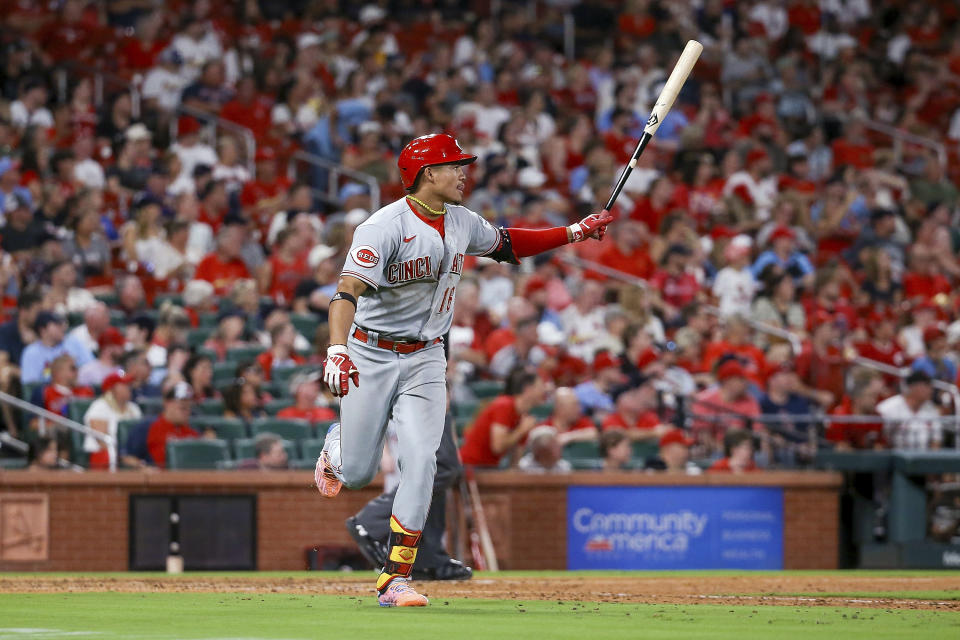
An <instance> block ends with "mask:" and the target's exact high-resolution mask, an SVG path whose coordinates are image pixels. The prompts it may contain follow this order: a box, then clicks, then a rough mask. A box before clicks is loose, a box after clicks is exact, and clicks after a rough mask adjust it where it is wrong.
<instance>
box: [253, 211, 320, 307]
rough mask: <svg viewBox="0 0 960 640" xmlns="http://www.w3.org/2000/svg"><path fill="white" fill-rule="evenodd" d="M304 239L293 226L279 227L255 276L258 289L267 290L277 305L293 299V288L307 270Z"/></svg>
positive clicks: (284, 304) (286, 303) (294, 288)
mask: <svg viewBox="0 0 960 640" xmlns="http://www.w3.org/2000/svg"><path fill="white" fill-rule="evenodd" d="M305 241H306V238H305V237H304V236H303V235H302V234H300V233H298V232H297V230H296V229H294V228H293V227H285V228H283V229H281V230H280V233H278V234H277V241H276V243H275V244H274V249H273V253H272V254H271V255H270V257H269V258H267V260H266V262H264V263H263V266H262V267H260V273H259V274H258V276H257V280H258V281H259V286H260V291H261V292H266V293H268V294H269V295H270V297H272V298H273V299H274V300H275V301H276V302H277V304H278V305H280V306H286V305H289V304H290V303H291V302H293V299H294V291H295V290H296V288H297V285H298V284H299V283H300V280H301V278H302V277H303V274H305V273H307V271H308V270H309V269H308V267H307V254H306V251H305V249H307V246H306V244H305Z"/></svg>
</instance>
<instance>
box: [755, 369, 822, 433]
mask: <svg viewBox="0 0 960 640" xmlns="http://www.w3.org/2000/svg"><path fill="white" fill-rule="evenodd" d="M798 385H799V381H798V379H797V373H796V371H795V370H794V368H793V364H792V363H790V362H783V363H780V364H778V365H776V366H775V367H773V368H772V369H771V370H770V371H769V373H768V376H767V392H766V393H765V394H763V396H762V397H761V398H760V412H761V413H762V414H763V415H782V416H802V415H810V413H811V412H812V410H813V405H811V403H810V400H808V399H807V398H805V397H803V396H801V395H798V394H797V393H795V390H796V389H797V387H798ZM767 426H768V428H769V429H770V430H771V431H772V432H774V433H780V434H781V435H783V436H784V437H785V438H787V439H788V440H791V441H794V442H804V441H806V439H807V429H808V428H809V427H810V423H809V422H806V421H801V422H790V421H784V422H779V423H772V424H769V425H767Z"/></svg>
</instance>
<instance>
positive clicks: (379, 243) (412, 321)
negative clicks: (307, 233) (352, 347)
mask: <svg viewBox="0 0 960 640" xmlns="http://www.w3.org/2000/svg"><path fill="white" fill-rule="evenodd" d="M443 226H444V235H443V237H442V238H441V237H440V233H439V232H438V231H437V230H436V229H434V228H433V227H431V226H430V225H428V224H427V223H426V222H424V221H423V220H422V219H421V218H420V217H419V216H418V215H417V214H416V213H414V212H413V209H412V208H411V205H410V203H409V201H408V200H407V199H406V198H401V199H400V200H397V201H396V202H393V203H391V204H388V205H387V206H385V207H383V208H382V209H380V210H379V211H377V212H376V213H374V214H373V215H372V216H370V217H369V218H368V219H367V220H366V221H365V222H364V223H363V224H361V225H360V226H359V227H357V229H356V231H355V232H354V235H353V244H352V245H351V246H350V253H349V255H348V256H347V259H346V263H345V264H344V266H343V272H342V273H343V275H348V276H353V277H355V278H359V279H360V280H362V281H364V282H365V283H367V284H368V285H370V288H369V289H368V290H367V291H366V292H365V293H364V295H362V296H361V297H360V299H359V300H358V301H357V313H356V315H355V316H354V322H355V323H356V324H357V326H359V327H363V328H365V329H370V330H374V331H378V332H379V333H380V335H381V336H383V337H385V338H392V339H407V340H433V339H434V338H437V337H440V336H442V335H444V334H445V333H446V332H447V331H448V330H449V329H450V324H451V322H452V320H453V302H454V298H455V296H456V288H457V283H458V282H460V276H461V273H462V272H463V258H464V256H465V255H469V256H484V255H487V254H489V253H491V252H492V251H494V250H495V249H496V248H497V246H498V245H499V242H500V232H499V231H498V230H497V229H496V228H495V227H494V226H493V225H491V224H490V223H489V222H487V221H486V220H484V219H483V218H482V217H481V216H480V215H478V214H476V213H474V212H473V211H470V210H469V209H467V208H466V207H461V206H458V205H451V204H448V205H447V214H446V215H445V216H444V221H443ZM428 300H429V301H430V304H429V305H428V304H426V302H427V301H428Z"/></svg>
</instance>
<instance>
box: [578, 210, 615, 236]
mask: <svg viewBox="0 0 960 640" xmlns="http://www.w3.org/2000/svg"><path fill="white" fill-rule="evenodd" d="M611 222H613V216H611V215H610V212H609V211H607V210H606V209H604V210H603V211H600V212H599V213H591V214H590V215H588V216H587V217H586V218H584V219H583V220H581V221H580V222H575V223H573V224H572V225H570V226H569V227H567V228H568V229H569V230H570V235H571V237H572V240H571V242H580V241H582V240H586V239H587V238H596V239H597V240H603V235H604V234H605V233H606V232H607V225H608V224H610V223H611Z"/></svg>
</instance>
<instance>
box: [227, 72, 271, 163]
mask: <svg viewBox="0 0 960 640" xmlns="http://www.w3.org/2000/svg"><path fill="white" fill-rule="evenodd" d="M272 103H273V101H272V100H270V99H269V98H267V97H266V96H265V95H263V94H259V93H257V81H256V79H255V78H254V77H253V76H243V77H242V78H240V80H238V81H237V95H236V97H235V98H234V99H233V100H231V101H229V102H227V103H226V104H225V105H223V109H221V110H220V117H221V118H223V119H224V120H229V121H230V122H236V123H237V124H239V125H240V126H243V127H246V128H248V129H250V130H251V131H252V132H253V135H254V137H255V138H256V139H258V140H260V139H263V138H265V137H266V136H267V133H268V132H269V131H270V107H271V106H272ZM257 156H258V157H265V156H264V155H263V154H262V153H261V152H260V150H259V149H258V150H257Z"/></svg>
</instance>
